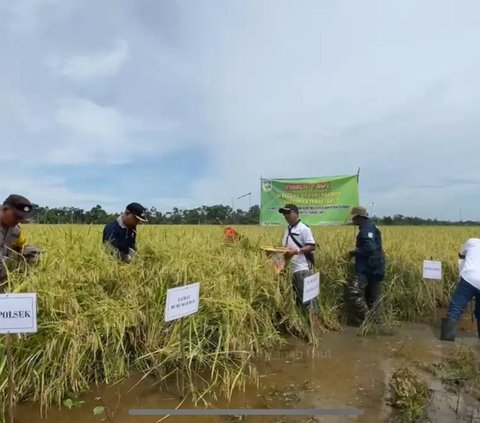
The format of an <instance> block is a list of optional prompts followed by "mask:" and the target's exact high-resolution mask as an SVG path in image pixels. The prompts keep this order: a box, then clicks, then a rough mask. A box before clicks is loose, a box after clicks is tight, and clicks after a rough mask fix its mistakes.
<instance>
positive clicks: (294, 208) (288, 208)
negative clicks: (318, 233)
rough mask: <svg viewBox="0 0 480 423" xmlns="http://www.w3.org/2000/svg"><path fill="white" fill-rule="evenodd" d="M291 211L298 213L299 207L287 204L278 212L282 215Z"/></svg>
mask: <svg viewBox="0 0 480 423" xmlns="http://www.w3.org/2000/svg"><path fill="white" fill-rule="evenodd" d="M291 211H294V212H295V213H298V207H297V206H296V205H295V204H285V206H284V207H282V208H281V209H278V212H279V213H282V214H285V213H290V212H291Z"/></svg>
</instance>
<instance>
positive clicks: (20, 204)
mask: <svg viewBox="0 0 480 423" xmlns="http://www.w3.org/2000/svg"><path fill="white" fill-rule="evenodd" d="M3 206H4V207H10V208H11V209H12V210H13V211H14V212H15V214H16V215H17V216H18V217H20V218H21V219H22V220H27V219H29V218H30V216H31V215H32V210H33V205H32V203H31V202H30V200H29V199H28V198H25V197H23V196H22V195H18V194H11V195H9V196H8V197H7V198H6V199H5V201H4V202H3Z"/></svg>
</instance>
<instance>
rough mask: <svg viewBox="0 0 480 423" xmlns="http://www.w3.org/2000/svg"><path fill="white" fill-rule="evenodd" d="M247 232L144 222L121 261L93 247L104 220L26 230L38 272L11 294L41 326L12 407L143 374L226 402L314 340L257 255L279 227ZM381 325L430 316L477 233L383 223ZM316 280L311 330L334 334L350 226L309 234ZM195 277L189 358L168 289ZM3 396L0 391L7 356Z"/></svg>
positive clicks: (282, 285)
mask: <svg viewBox="0 0 480 423" xmlns="http://www.w3.org/2000/svg"><path fill="white" fill-rule="evenodd" d="M236 229H237V230H238V231H239V232H240V233H241V234H242V235H244V236H245V237H246V239H244V240H242V241H239V242H238V243H237V244H235V245H233V246H229V245H226V244H224V241H223V228H222V227H220V226H144V227H141V228H140V229H139V233H138V237H137V242H138V246H139V253H138V255H137V256H136V257H135V258H134V261H133V262H132V263H131V264H129V265H123V264H119V263H117V262H116V261H115V260H114V259H112V257H111V256H110V255H109V254H108V253H107V252H106V251H105V250H104V249H103V248H102V246H101V231H102V227H101V226H87V225H84V226H74V225H65V226H62V225H58V226H43V225H26V226H25V227H24V230H25V233H26V235H27V238H28V240H29V241H30V242H31V243H33V244H35V245H37V246H40V247H41V248H43V249H45V254H44V256H43V258H42V261H41V263H40V264H38V265H37V266H36V267H35V268H34V269H30V270H29V272H28V273H27V274H24V273H22V272H14V273H12V274H11V276H10V285H11V290H12V291H13V292H36V293H37V295H38V322H39V331H38V333H36V334H32V335H28V336H18V337H16V338H15V341H14V359H15V363H16V373H15V399H16V401H22V400H34V401H38V403H39V404H40V407H42V409H44V410H46V409H47V408H48V407H49V406H50V405H52V404H61V403H62V401H63V400H64V399H65V397H66V395H67V394H68V393H71V392H82V391H85V390H87V389H89V387H90V386H92V384H95V383H103V382H105V383H114V382H116V381H117V380H119V379H121V378H122V377H125V376H127V375H128V374H129V373H131V372H134V371H139V372H141V373H143V374H145V375H147V374H150V375H152V374H153V375H154V376H155V377H156V378H158V380H159V381H165V380H169V379H171V378H176V377H177V378H178V377H179V375H180V372H182V373H183V375H184V377H185V381H186V388H187V390H188V393H190V394H191V395H193V397H194V398H195V400H196V401H202V400H207V399H208V398H211V397H213V398H215V397H218V396H226V397H227V398H228V397H229V396H230V395H231V394H232V392H233V391H234V390H235V389H242V387H243V386H244V385H245V383H246V382H247V381H248V380H255V377H256V372H255V367H254V365H253V364H252V362H253V361H252V357H254V356H255V355H256V354H259V353H264V352H268V351H272V350H274V349H275V348H277V347H278V346H279V345H280V344H281V343H282V342H283V340H284V339H285V337H286V336H287V335H294V336H297V337H300V338H303V339H306V340H309V341H311V342H321V337H320V340H319V337H318V336H317V335H318V334H317V335H315V336H314V337H313V338H312V332H311V330H310V325H309V323H308V321H307V320H306V319H305V318H304V316H302V315H301V314H300V313H299V311H298V310H297V308H296V307H295V301H294V298H293V292H292V288H291V285H290V280H289V278H288V277H279V276H277V275H276V274H275V272H274V269H273V266H272V263H271V262H270V261H269V259H267V258H266V257H265V255H264V253H263V252H262V251H261V250H260V246H262V245H275V244H277V245H278V244H279V242H280V239H281V234H282V228H260V227H252V226H249V227H246V226H245V227H241V226H238V227H236ZM381 229H382V234H383V239H384V248H385V252H386V255H387V261H388V262H387V263H388V264H387V277H386V284H385V292H384V296H383V300H382V307H381V311H382V318H383V319H385V320H386V321H389V322H393V321H421V320H425V319H430V318H432V315H433V313H434V310H435V307H437V306H446V305H447V304H448V300H449V296H450V293H451V290H452V287H453V286H454V284H455V282H456V279H457V274H458V263H457V252H458V249H459V247H460V245H461V244H462V243H463V242H464V241H465V240H466V239H467V238H468V237H472V236H476V235H477V233H478V229H477V228H472V227H469V228H460V227H449V228H442V227H436V228H433V227H432V228H430V227H429V228H421V227H415V228H413V227H384V228H381ZM314 233H315V236H316V239H317V242H318V243H319V244H320V248H319V250H318V251H317V252H316V261H317V270H318V271H319V272H320V278H321V294H320V298H319V305H320V310H321V312H320V321H319V322H318V323H319V332H320V334H321V332H322V331H330V330H341V328H342V325H343V324H344V323H345V313H344V310H343V292H344V287H345V284H346V281H347V280H348V279H349V275H350V272H351V270H352V265H351V263H350V261H349V260H347V259H346V253H347V252H348V251H349V250H350V249H352V248H353V246H354V238H355V234H356V229H355V228H353V227H327V228H318V229H315V230H314ZM430 258H433V259H435V260H441V261H442V262H443V271H444V278H443V280H442V281H440V282H431V281H423V280H422V273H421V270H422V261H423V260H424V259H430ZM185 282H200V283H201V288H200V295H201V301H200V302H201V304H200V309H199V312H198V313H197V314H196V315H194V316H190V317H189V318H187V319H185V322H184V333H183V335H184V339H185V363H183V361H182V355H181V353H180V348H179V346H180V323H179V322H170V323H166V322H165V321H164V307H165V298H166V291H167V289H168V288H171V287H174V286H178V285H183V284H184V283H185ZM0 354H1V355H0V371H1V375H0V377H1V378H0V389H1V392H2V393H3V395H4V394H5V392H6V381H7V375H6V371H5V367H6V366H5V350H4V346H3V339H2V345H1V350H0Z"/></svg>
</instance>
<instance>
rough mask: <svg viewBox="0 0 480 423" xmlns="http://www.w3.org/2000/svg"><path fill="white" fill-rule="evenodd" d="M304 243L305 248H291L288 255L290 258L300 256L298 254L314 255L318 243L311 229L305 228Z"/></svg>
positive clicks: (303, 233) (303, 232)
mask: <svg viewBox="0 0 480 423" xmlns="http://www.w3.org/2000/svg"><path fill="white" fill-rule="evenodd" d="M301 237H302V242H301V244H303V247H295V248H291V249H290V252H289V253H287V255H288V256H289V257H292V256H295V255H298V254H309V253H313V252H314V251H315V248H316V245H317V244H316V242H315V238H313V233H312V230H311V229H310V228H309V227H305V229H304V230H303V231H302V235H301Z"/></svg>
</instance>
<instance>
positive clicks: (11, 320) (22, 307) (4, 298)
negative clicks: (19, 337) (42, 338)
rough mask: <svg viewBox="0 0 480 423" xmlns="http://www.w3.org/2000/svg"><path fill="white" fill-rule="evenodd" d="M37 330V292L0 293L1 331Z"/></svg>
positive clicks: (27, 331) (30, 331) (26, 331)
mask: <svg viewBox="0 0 480 423" xmlns="http://www.w3.org/2000/svg"><path fill="white" fill-rule="evenodd" d="M32 332H37V294H0V333H32Z"/></svg>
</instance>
